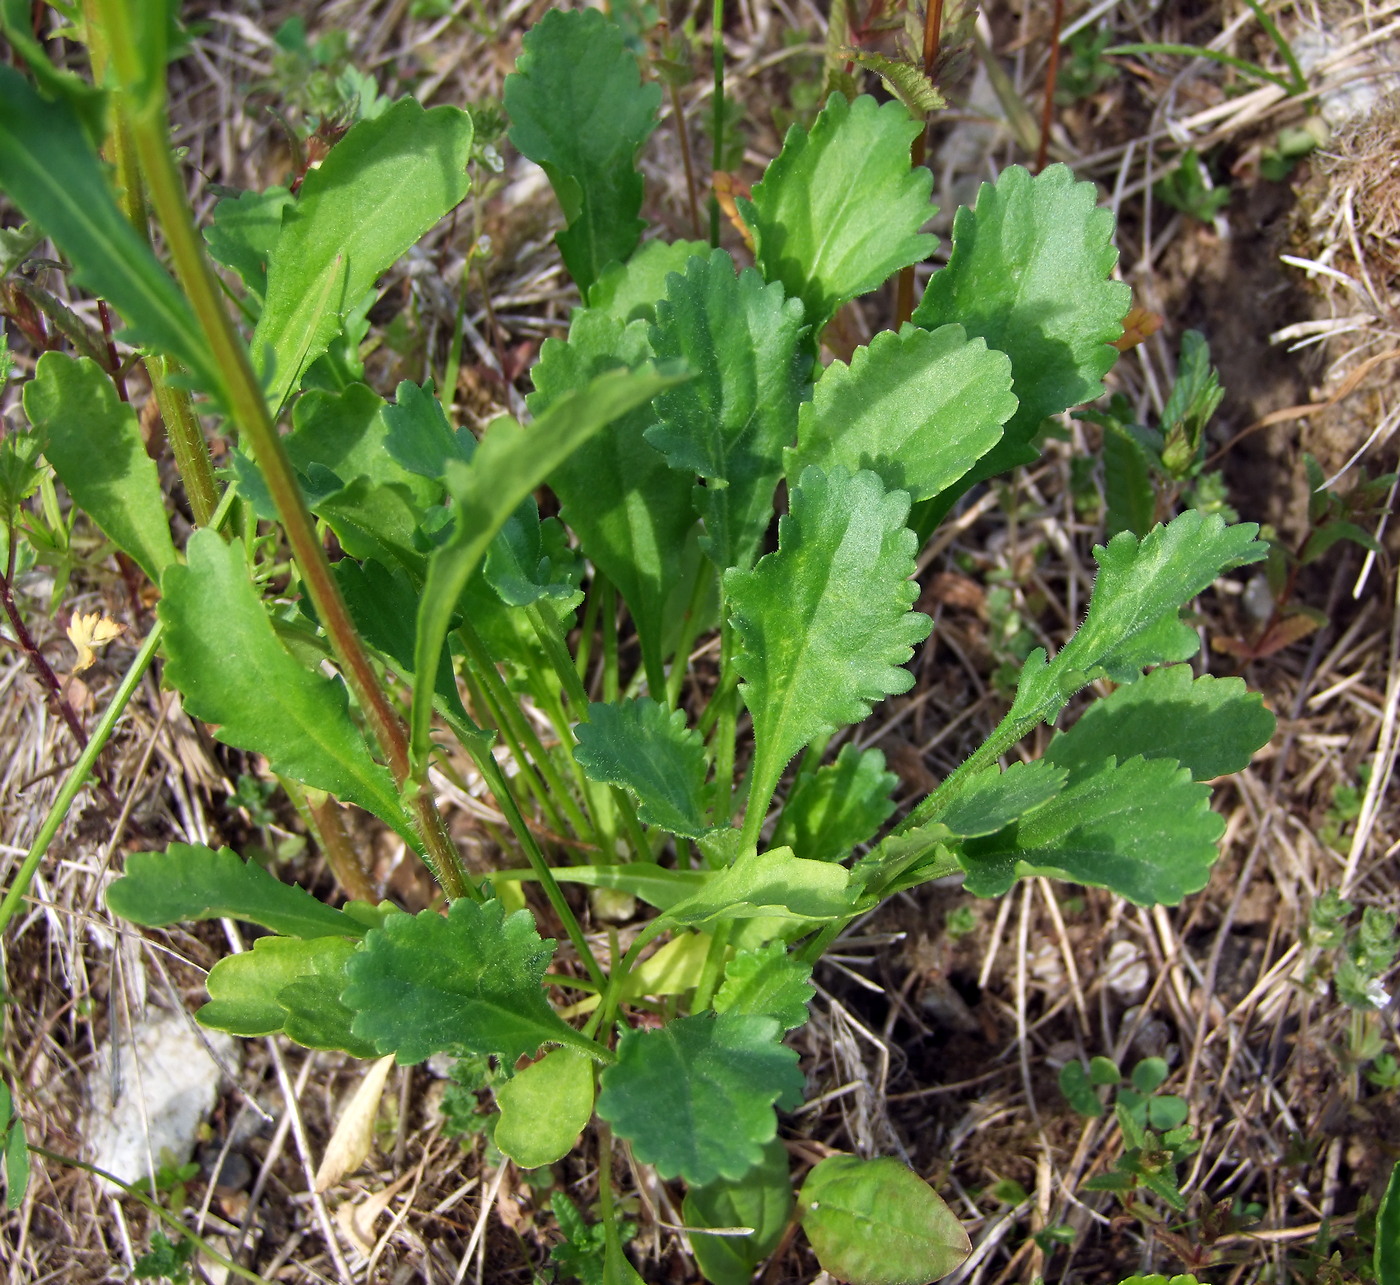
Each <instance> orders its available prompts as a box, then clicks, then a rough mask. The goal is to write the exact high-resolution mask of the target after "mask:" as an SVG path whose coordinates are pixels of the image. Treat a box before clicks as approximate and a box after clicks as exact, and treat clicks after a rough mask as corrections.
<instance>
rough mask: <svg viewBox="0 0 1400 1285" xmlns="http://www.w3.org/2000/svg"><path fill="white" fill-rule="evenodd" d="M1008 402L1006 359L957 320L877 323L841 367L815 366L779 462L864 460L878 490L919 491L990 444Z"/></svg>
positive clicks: (933, 490) (949, 480) (937, 486)
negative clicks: (885, 326)
mask: <svg viewBox="0 0 1400 1285" xmlns="http://www.w3.org/2000/svg"><path fill="white" fill-rule="evenodd" d="M1015 410H1016V398H1015V397H1014V396H1012V394H1011V362H1010V361H1009V360H1008V359H1007V357H1006V356H1005V354H1004V353H999V352H996V351H995V350H993V349H990V348H988V347H987V345H986V343H985V342H983V341H982V340H981V339H976V338H974V339H969V338H968V337H967V336H966V335H965V334H964V333H963V329H962V327H961V326H954V325H948V326H940V327H939V328H938V329H937V330H932V331H930V330H920V329H919V328H918V327H917V326H905V327H904V328H903V329H902V330H901V331H900V332H899V333H898V334H896V333H895V332H894V331H892V330H886V331H882V332H881V333H880V334H878V335H876V336H875V338H874V339H872V340H871V341H870V344H869V345H868V346H866V347H861V348H857V349H856V351H855V353H854V354H853V355H852V357H851V363H850V365H849V366H847V365H845V364H843V363H842V362H839V361H835V362H832V363H831V365H830V366H828V367H827V368H826V369H825V370H824V371H823V372H822V376H821V378H820V379H819V380H817V385H816V389H815V390H814V392H813V395H812V400H811V401H810V402H807V403H806V404H804V405H803V407H802V409H801V411H800V412H799V414H798V421H797V447H796V449H795V450H789V451H787V453H786V458H787V467H786V471H787V473H788V475H789V476H790V477H796V476H799V475H800V474H801V472H802V470H803V468H805V467H806V466H807V465H809V464H819V465H821V466H822V467H823V468H827V469H829V468H831V467H832V466H833V465H840V466H842V467H844V468H845V469H846V470H848V471H849V472H851V473H855V472H857V471H858V470H860V469H871V470H872V471H874V472H875V473H878V474H879V475H880V479H881V481H883V482H884V484H885V487H886V489H888V490H891V491H895V490H899V491H908V492H909V494H910V498H911V499H913V500H926V499H928V498H929V497H930V496H933V495H937V494H939V493H940V492H941V491H943V490H946V489H947V488H948V487H950V486H951V485H952V484H953V483H954V482H956V481H957V480H958V478H960V477H961V476H962V475H963V474H964V473H966V472H967V471H968V470H969V469H970V468H972V466H973V465H974V464H975V463H976V462H977V461H978V460H979V459H981V458H982V456H984V455H985V454H986V453H987V452H988V451H990V450H991V449H992V448H993V446H995V445H996V443H997V441H998V439H999V438H1000V437H1001V433H1002V429H1001V426H1002V424H1004V423H1005V422H1006V420H1007V419H1008V418H1010V416H1011V415H1012V413H1013V412H1014V411H1015Z"/></svg>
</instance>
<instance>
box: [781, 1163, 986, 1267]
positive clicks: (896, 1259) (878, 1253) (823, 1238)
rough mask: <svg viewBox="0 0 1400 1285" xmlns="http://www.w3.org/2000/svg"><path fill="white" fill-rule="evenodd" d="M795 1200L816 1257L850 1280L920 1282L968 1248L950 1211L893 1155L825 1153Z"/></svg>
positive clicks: (952, 1263)
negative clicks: (869, 1157) (867, 1157)
mask: <svg viewBox="0 0 1400 1285" xmlns="http://www.w3.org/2000/svg"><path fill="white" fill-rule="evenodd" d="M797 1199H798V1217H799V1219H800V1220H801V1223H802V1230H803V1231H805V1232H806V1233H807V1239H808V1240H810V1241H811V1242H812V1248H813V1249H814V1250H815V1251H816V1254H817V1261H818V1262H819V1263H820V1264H821V1265H822V1267H824V1268H825V1269H826V1270H827V1271H828V1272H830V1273H831V1274H832V1275H833V1276H835V1277H837V1278H838V1279H840V1280H843V1281H850V1282H851V1283H852V1285H925V1282H927V1281H932V1280H937V1279H938V1278H939V1277H940V1276H946V1275H947V1274H948V1273H949V1272H951V1271H952V1270H953V1269H954V1268H955V1267H957V1266H958V1264H959V1263H961V1262H962V1261H963V1259H965V1258H966V1257H967V1256H968V1254H969V1253H970V1252H971V1249H972V1245H971V1243H970V1242H969V1241H968V1238H967V1233H966V1232H965V1231H964V1230H963V1228H962V1224H961V1223H960V1222H959V1221H958V1218H957V1215H956V1214H954V1213H953V1211H952V1210H951V1209H949V1208H948V1206H947V1205H946V1204H945V1203H944V1202H943V1200H942V1198H941V1197H940V1196H939V1195H938V1193H937V1192H936V1191H934V1189H933V1188H932V1187H930V1186H929V1185H928V1183H926V1182H925V1181H924V1180H923V1179H922V1178H920V1177H919V1175H918V1174H916V1173H915V1172H914V1171H913V1170H912V1169H909V1168H908V1167H906V1166H905V1165H903V1164H901V1163H900V1162H899V1161H898V1160H896V1159H894V1158H893V1157H892V1156H882V1157H879V1158H877V1159H875V1160H862V1159H861V1158H860V1157H859V1156H828V1157H827V1158H826V1159H825V1160H822V1161H820V1162H819V1163H818V1164H817V1165H815V1166H814V1167H813V1169H812V1171H811V1173H809V1174H808V1175H807V1180H806V1181H805V1182H804V1183H803V1184H802V1190H801V1191H800V1192H799V1193H798V1197H797Z"/></svg>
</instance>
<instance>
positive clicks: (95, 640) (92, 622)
mask: <svg viewBox="0 0 1400 1285" xmlns="http://www.w3.org/2000/svg"><path fill="white" fill-rule="evenodd" d="M125 632H126V626H125V625H120V624H118V623H117V622H116V621H115V620H109V619H108V618H107V617H106V616H104V615H103V614H102V613H101V612H100V611H94V612H92V614H91V615H87V616H80V615H79V614H78V613H77V612H76V611H75V612H74V613H73V617H72V619H71V620H69V622H68V641H69V642H71V643H72V644H73V646H74V647H75V648H76V649H77V652H78V663H77V664H76V665H74V666H73V672H74V673H75V674H81V673H82V672H83V670H85V669H90V668H92V666H93V665H94V664H96V663H97V652H96V651H95V650H94V649H95V648H97V647H105V646H106V645H107V644H108V643H109V642H111V641H112V639H113V638H117V637H119V636H120V635H121V634H124V633H125Z"/></svg>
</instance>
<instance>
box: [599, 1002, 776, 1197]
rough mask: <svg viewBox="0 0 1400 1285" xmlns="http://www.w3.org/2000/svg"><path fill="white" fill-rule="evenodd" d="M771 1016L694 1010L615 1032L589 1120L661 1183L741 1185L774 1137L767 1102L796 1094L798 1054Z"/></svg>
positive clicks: (773, 1120)
mask: <svg viewBox="0 0 1400 1285" xmlns="http://www.w3.org/2000/svg"><path fill="white" fill-rule="evenodd" d="M779 1035H780V1031H779V1028H778V1023H777V1021H776V1020H775V1019H774V1018H771V1017H759V1016H751V1015H746V1014H740V1013H721V1014H719V1015H717V1016H716V1015H714V1014H711V1013H701V1014H697V1015H696V1016H694V1017H681V1018H677V1019H676V1020H675V1021H672V1022H668V1023H667V1024H666V1025H665V1026H663V1027H661V1028H659V1029H654V1030H629V1031H624V1032H623V1034H622V1038H621V1039H620V1040H619V1041H618V1046H617V1063H616V1065H614V1066H610V1067H608V1068H607V1069H606V1070H605V1071H603V1073H602V1077H601V1082H602V1092H601V1093H600V1094H599V1095H598V1114H599V1115H600V1116H602V1117H603V1119H605V1120H606V1121H608V1123H609V1124H611V1125H612V1127H613V1129H614V1131H615V1132H616V1133H617V1134H618V1136H619V1137H621V1138H625V1139H626V1140H627V1141H628V1142H630V1143H631V1144H632V1150H633V1152H634V1153H635V1154H636V1157H637V1159H638V1160H640V1161H642V1163H643V1164H651V1165H655V1166H656V1169H657V1172H658V1173H659V1174H660V1175H661V1176H662V1177H663V1178H668V1179H669V1178H675V1177H677V1176H680V1177H683V1178H684V1179H685V1180H686V1181H687V1182H691V1183H696V1184H698V1185H703V1184H705V1183H708V1182H713V1181H714V1180H715V1179H716V1178H729V1179H733V1180H737V1179H740V1178H742V1177H743V1176H744V1175H745V1174H746V1173H748V1172H749V1170H751V1169H752V1168H753V1167H754V1166H755V1165H757V1164H759V1163H760V1161H762V1159H763V1148H764V1144H765V1143H767V1142H769V1141H771V1140H772V1139H773V1138H774V1137H775V1136H776V1135H777V1131H778V1119H777V1115H776V1114H775V1112H774V1110H773V1105H774V1103H775V1102H777V1103H781V1104H783V1105H796V1103H797V1102H799V1101H801V1096H802V1072H801V1071H800V1070H799V1069H798V1066H797V1054H796V1052H794V1051H793V1050H792V1049H790V1048H785V1047H784V1046H783V1045H782V1044H781V1043H780V1042H779Z"/></svg>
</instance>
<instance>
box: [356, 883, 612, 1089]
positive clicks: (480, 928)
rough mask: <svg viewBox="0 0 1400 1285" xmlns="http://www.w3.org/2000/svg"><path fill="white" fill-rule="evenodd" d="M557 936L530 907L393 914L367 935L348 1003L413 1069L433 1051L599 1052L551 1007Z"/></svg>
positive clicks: (381, 1045) (508, 1054) (378, 1045)
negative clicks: (557, 1048) (542, 931)
mask: <svg viewBox="0 0 1400 1285" xmlns="http://www.w3.org/2000/svg"><path fill="white" fill-rule="evenodd" d="M553 954H554V943H553V942H552V941H543V940H541V938H540V935H539V933H538V932H537V931H536V930H535V922H534V920H533V918H532V917H531V916H530V913H529V911H526V910H518V911H516V912H515V913H514V914H512V915H506V914H505V908H504V907H503V906H502V905H501V903H500V902H499V901H489V902H487V903H486V904H484V905H478V904H477V903H476V902H473V901H469V900H467V899H466V898H460V899H459V900H457V901H454V902H453V903H452V907H451V909H450V910H449V911H448V913H447V915H446V916H443V915H439V914H437V913H436V912H435V911H431V910H425V911H423V912H422V913H421V914H418V915H394V916H392V917H390V918H389V919H387V920H386V921H385V923H384V926H383V927H382V928H376V929H372V930H371V931H370V932H369V933H368V934H367V935H366V937H365V945H364V949H363V950H361V951H360V952H359V953H358V954H357V955H356V956H355V958H354V959H353V960H352V961H351V964H350V967H349V972H348V976H349V985H348V986H347V987H346V988H345V992H344V994H343V995H342V1000H343V1002H344V1003H345V1004H346V1006H347V1007H349V1008H351V1009H353V1010H354V1012H355V1021H354V1025H353V1030H354V1032H355V1034H356V1035H357V1036H358V1037H360V1038H361V1039H363V1040H366V1041H368V1042H369V1043H371V1044H373V1045H374V1048H375V1051H376V1052H378V1053H381V1054H384V1053H393V1054H395V1055H396V1056H397V1058H398V1061H399V1064H400V1065H402V1066H411V1065H413V1064H414V1063H416V1062H422V1061H423V1060H424V1059H426V1058H429V1057H431V1056H432V1055H433V1054H434V1053H441V1052H444V1051H446V1052H451V1053H456V1054H458V1055H459V1056H460V1055H465V1054H468V1053H481V1054H489V1055H493V1056H495V1057H499V1058H500V1059H501V1060H502V1061H504V1062H506V1063H508V1064H509V1063H514V1062H515V1061H516V1060H517V1059H518V1058H520V1057H522V1056H526V1055H533V1054H534V1053H535V1051H536V1050H537V1049H538V1048H539V1047H540V1045H541V1044H563V1045H566V1046H573V1047H575V1048H579V1049H582V1050H583V1051H585V1052H587V1053H589V1055H590V1056H596V1055H597V1054H598V1052H599V1050H598V1047H597V1046H596V1045H595V1044H594V1043H593V1042H592V1041H591V1040H588V1039H585V1038H584V1037H583V1036H581V1035H580V1034H579V1033H578V1032H577V1031H575V1030H574V1029H573V1027H571V1026H569V1025H568V1024H567V1023H566V1022H565V1021H564V1020H563V1019H562V1018H560V1017H559V1015H558V1014H557V1013H555V1011H554V1010H553V1009H552V1008H551V1007H550V1005H549V1001H548V999H546V997H545V993H544V989H543V986H544V973H545V969H546V968H547V967H548V965H549V960H550V958H551V957H552V956H553Z"/></svg>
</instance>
